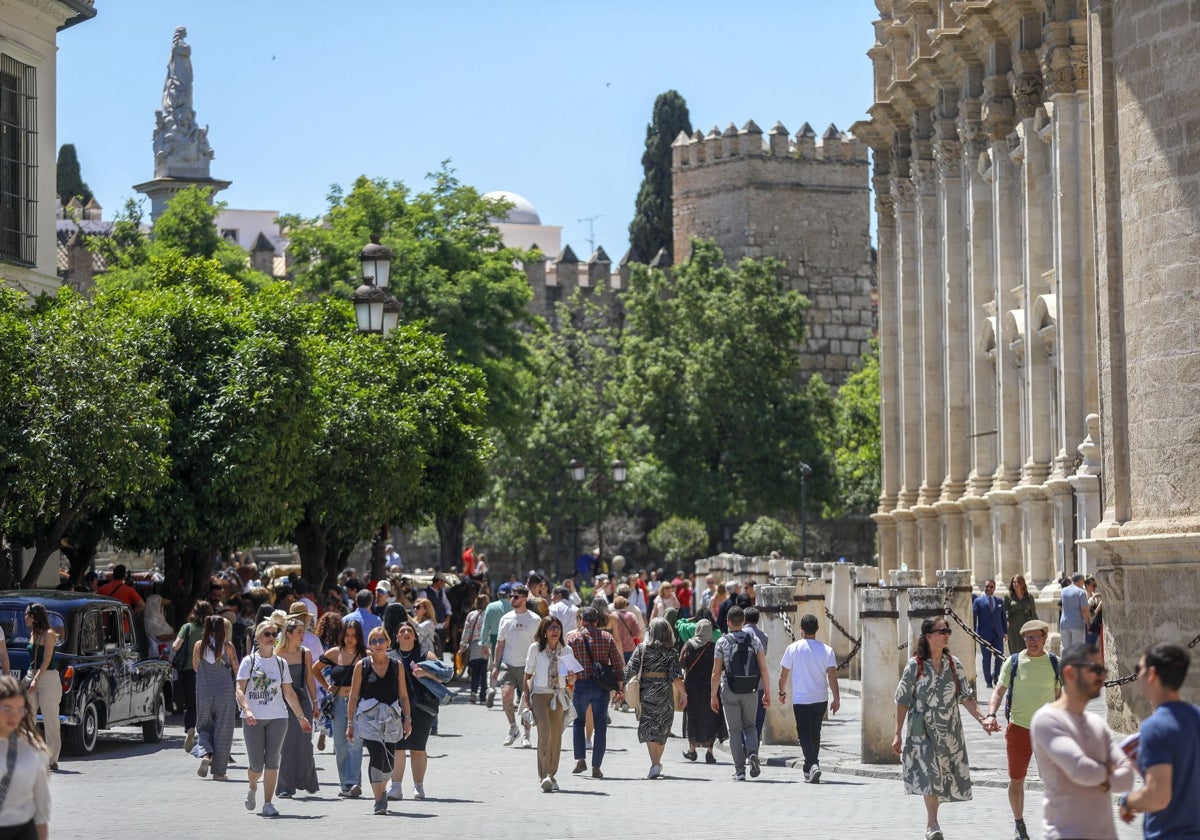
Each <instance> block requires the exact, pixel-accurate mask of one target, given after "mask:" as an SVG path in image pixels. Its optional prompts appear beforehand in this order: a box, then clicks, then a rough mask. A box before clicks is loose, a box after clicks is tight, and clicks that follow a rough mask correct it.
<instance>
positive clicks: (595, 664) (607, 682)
mask: <svg viewBox="0 0 1200 840" xmlns="http://www.w3.org/2000/svg"><path fill="white" fill-rule="evenodd" d="M583 646H584V647H585V648H587V652H588V659H590V660H592V679H593V680H594V681H595V683H596V685H598V686H599V687H600V688H602V689H604V690H605V691H616V690H617V688H618V687H619V686H620V682H619V681H618V680H617V672H616V671H614V670H613V667H612V666H611V665H609V664H608V663H607V662H599V661H597V659H596V657H594V656H593V655H592V646H591V645H590V644H588V633H587V631H586V630H584V631H583Z"/></svg>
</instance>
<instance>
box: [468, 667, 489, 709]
mask: <svg viewBox="0 0 1200 840" xmlns="http://www.w3.org/2000/svg"><path fill="white" fill-rule="evenodd" d="M467 668H468V670H469V671H470V674H471V694H473V695H475V696H476V697H478V698H479V699H480V700H482V699H483V698H484V695H486V694H487V684H488V678H487V660H486V659H483V658H480V659H472V660H471V661H470V662H468V663H467Z"/></svg>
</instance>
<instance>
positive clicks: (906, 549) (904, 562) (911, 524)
mask: <svg viewBox="0 0 1200 840" xmlns="http://www.w3.org/2000/svg"><path fill="white" fill-rule="evenodd" d="M892 519H893V520H894V521H895V523H896V542H897V544H898V545H899V547H900V565H899V567H898V568H896V569H889V570H888V574H891V573H892V572H893V571H916V572H918V573H920V571H921V554H920V551H919V548H920V539H919V538H918V535H917V516H916V514H915V513H913V512H912V511H911V510H909V509H908V508H896V510H894V511H892Z"/></svg>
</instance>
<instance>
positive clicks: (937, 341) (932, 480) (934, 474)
mask: <svg viewBox="0 0 1200 840" xmlns="http://www.w3.org/2000/svg"><path fill="white" fill-rule="evenodd" d="M918 145H919V146H923V147H928V146H929V141H928V140H922V141H919V144H918ZM912 180H913V187H914V189H916V191H917V201H916V208H917V218H916V222H917V236H918V237H919V243H920V244H919V245H918V248H917V272H918V275H919V278H920V280H919V285H918V286H917V289H918V291H919V300H918V304H917V305H918V307H919V309H920V313H921V374H922V380H921V409H922V412H921V431H922V435H921V438H922V448H923V449H924V454H925V457H924V463H923V480H922V482H921V490H920V495H919V496H918V502H917V503H918V504H919V505H922V506H925V505H932V504H933V503H934V502H935V501H937V499H938V498H939V497H940V496H941V492H942V482H943V481H944V480H945V478H946V455H945V450H946V383H945V381H944V379H943V377H944V376H945V351H946V338H945V334H944V330H945V312H944V309H943V301H944V300H945V297H946V293H945V278H944V276H943V274H942V249H941V245H942V242H941V239H942V236H941V217H940V213H939V209H940V206H939V205H940V202H939V200H938V199H939V197H938V177H937V166H936V165H935V164H934V162H933V159H932V158H931V157H929V158H926V157H922V158H920V159H918V160H916V161H914V162H913V174H912ZM919 515H920V514H918V516H919ZM927 551H933V552H934V553H935V554H940V553H941V545H940V540H939V541H938V542H937V543H934V544H933V545H929V546H926V545H925V544H924V541H922V546H921V554H922V566H925V565H926V564H927V562H928V564H929V565H931V566H932V567H933V568H935V569H936V568H940V565H941V564H940V557H938V558H937V559H935V560H933V561H926V560H925V553H926V552H927Z"/></svg>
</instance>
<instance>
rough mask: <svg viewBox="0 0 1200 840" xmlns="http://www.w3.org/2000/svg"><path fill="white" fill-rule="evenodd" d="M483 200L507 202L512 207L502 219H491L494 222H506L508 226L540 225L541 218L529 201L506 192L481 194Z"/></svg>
mask: <svg viewBox="0 0 1200 840" xmlns="http://www.w3.org/2000/svg"><path fill="white" fill-rule="evenodd" d="M483 197H484V198H490V199H492V200H494V201H507V202H508V203H509V204H511V205H512V207H510V208H509V210H508V214H507V215H506V216H505V217H504V218H503V219H493V220H492V221H494V222H507V223H508V224H510V225H540V224H541V223H542V217H541V216H539V215H538V211H537V209H536V208H535V207H534V206H533V205H532V204H530V203H529V199H527V198H525V197H524V196H520V195H517V194H516V193H515V192H508V191H507V190H493V191H492V192H489V193H484V194H483Z"/></svg>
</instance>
